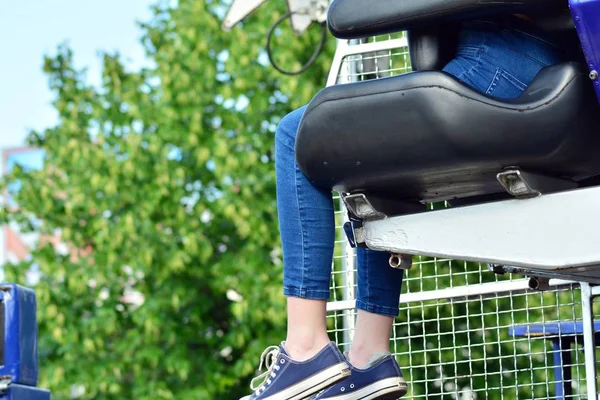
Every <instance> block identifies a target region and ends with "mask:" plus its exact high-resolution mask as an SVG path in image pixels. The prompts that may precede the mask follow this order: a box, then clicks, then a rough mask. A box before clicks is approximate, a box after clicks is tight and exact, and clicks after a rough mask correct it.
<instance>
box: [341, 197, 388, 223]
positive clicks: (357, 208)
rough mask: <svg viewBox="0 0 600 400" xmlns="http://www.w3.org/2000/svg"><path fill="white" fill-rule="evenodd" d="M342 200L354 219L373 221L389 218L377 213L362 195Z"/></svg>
mask: <svg viewBox="0 0 600 400" xmlns="http://www.w3.org/2000/svg"><path fill="white" fill-rule="evenodd" d="M342 200H343V201H344V204H345V205H346V208H347V209H348V211H349V212H350V214H351V217H354V219H357V220H363V221H372V220H377V219H384V218H387V215H385V214H384V213H382V212H379V211H377V210H376V209H375V207H373V205H372V204H371V202H370V201H369V200H368V199H367V197H366V196H365V195H364V194H362V193H361V194H349V195H346V196H342Z"/></svg>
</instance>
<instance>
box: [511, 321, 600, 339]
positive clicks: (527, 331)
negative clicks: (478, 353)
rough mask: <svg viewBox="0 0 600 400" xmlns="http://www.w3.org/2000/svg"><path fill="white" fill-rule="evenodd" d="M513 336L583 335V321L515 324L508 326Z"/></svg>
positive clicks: (597, 324)
mask: <svg viewBox="0 0 600 400" xmlns="http://www.w3.org/2000/svg"><path fill="white" fill-rule="evenodd" d="M594 330H595V331H596V333H599V332H600V321H595V322H594ZM508 334H509V335H510V336H513V337H518V336H523V337H528V336H529V337H536V336H558V335H560V336H572V335H583V322H555V323H546V324H529V325H515V326H511V327H510V328H508Z"/></svg>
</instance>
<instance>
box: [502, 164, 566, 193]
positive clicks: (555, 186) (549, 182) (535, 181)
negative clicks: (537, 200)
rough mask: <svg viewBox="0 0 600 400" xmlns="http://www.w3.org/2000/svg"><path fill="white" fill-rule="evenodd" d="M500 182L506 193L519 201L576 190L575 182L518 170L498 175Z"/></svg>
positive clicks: (510, 170) (508, 170) (509, 170)
mask: <svg viewBox="0 0 600 400" xmlns="http://www.w3.org/2000/svg"><path fill="white" fill-rule="evenodd" d="M496 179H498V182H500V184H501V185H502V186H503V187H504V189H506V191H507V192H508V193H509V194H510V195H511V196H514V197H516V198H517V199H530V198H533V197H538V196H541V195H542V194H546V193H553V192H559V191H561V190H568V189H575V188H576V187H577V184H576V183H575V182H573V181H568V180H565V179H559V178H554V177H549V176H545V175H539V174H532V173H529V172H525V171H521V170H518V169H507V170H506V171H504V172H500V173H499V174H498V175H496Z"/></svg>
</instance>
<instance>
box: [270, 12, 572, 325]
mask: <svg viewBox="0 0 600 400" xmlns="http://www.w3.org/2000/svg"><path fill="white" fill-rule="evenodd" d="M560 61H562V51H561V47H560V46H557V45H555V44H553V43H552V42H551V41H550V40H548V39H546V38H543V37H542V36H541V35H539V34H537V33H536V32H532V31H531V30H530V29H529V27H528V26H527V23H526V22H525V21H522V22H521V21H520V20H518V21H517V20H516V19H513V18H506V19H501V20H500V19H499V20H493V21H477V22H469V23H465V24H464V26H463V29H462V32H461V35H460V39H459V46H458V49H457V54H456V58H455V59H453V60H452V61H451V62H450V63H449V64H448V65H447V66H446V67H445V68H444V71H445V72H447V73H449V74H452V75H454V76H455V77H457V78H458V79H459V80H461V81H463V82H464V83H465V84H467V85H469V86H472V87H473V88H474V89H476V90H479V91H481V92H485V93H487V94H489V95H491V96H494V97H499V98H513V97H518V96H519V95H520V94H521V93H522V92H523V91H524V90H525V88H526V87H527V85H528V84H529V83H531V81H532V80H533V78H534V77H535V76H536V75H537V73H538V72H539V71H540V70H541V69H542V68H544V67H546V66H550V65H553V64H556V63H558V62H560ZM305 109H306V107H303V108H300V109H298V110H296V111H294V112H292V113H290V114H289V115H287V116H286V117H284V118H283V119H282V120H281V123H280V124H279V127H278V129H277V133H276V138H275V164H276V172H277V207H278V213H279V224H280V231H281V240H282V244H283V258H284V280H283V290H284V294H285V295H286V296H292V297H299V298H305V299H313V300H328V299H329V296H330V293H329V283H330V279H331V277H330V276H331V262H332V257H333V248H334V239H335V224H334V209H333V202H332V198H331V191H330V190H322V189H319V188H317V187H315V186H313V185H312V184H311V183H310V182H309V181H308V179H307V178H306V177H305V176H304V175H303V173H302V172H301V171H300V169H299V168H298V166H297V165H296V158H295V152H294V147H295V142H296V133H297V131H298V127H299V125H300V120H301V118H302V115H303V114H304V110H305ZM365 134H368V132H365ZM332 145H335V143H332ZM388 259H389V254H387V253H383V252H376V251H372V250H368V249H362V248H359V249H357V266H358V276H357V280H358V290H357V301H356V307H357V308H358V309H361V310H365V311H368V312H371V313H375V314H380V315H387V316H396V315H398V301H399V298H400V290H401V285H402V276H403V274H402V271H400V270H395V269H392V268H390V267H389V264H388Z"/></svg>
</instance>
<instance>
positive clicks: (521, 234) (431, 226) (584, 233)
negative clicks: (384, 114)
mask: <svg viewBox="0 0 600 400" xmlns="http://www.w3.org/2000/svg"><path fill="white" fill-rule="evenodd" d="M407 46H408V43H407V40H406V39H405V38H401V39H392V40H388V41H381V42H368V43H364V41H345V40H339V41H338V47H337V49H336V53H335V57H334V60H333V65H332V68H331V71H330V74H329V77H328V80H327V85H328V86H331V85H335V84H346V83H352V82H355V81H356V80H357V79H356V77H357V76H358V73H357V70H358V64H359V63H360V62H361V60H362V59H363V56H364V54H365V53H376V52H382V51H386V50H392V49H396V48H401V47H407ZM345 62H346V63H349V65H348V67H347V69H345V70H342V67H343V66H344V63H345ZM498 180H499V184H501V185H502V186H504V188H505V189H506V191H507V192H509V193H511V194H512V195H513V196H515V199H514V200H508V201H501V202H496V203H488V204H480V205H475V206H468V207H463V208H454V209H447V210H439V211H433V212H426V213H420V214H412V215H404V216H398V217H392V218H388V217H387V216H386V215H385V214H384V213H382V212H379V211H378V210H375V209H371V210H369V209H368V206H369V202H368V199H367V198H364V200H366V201H365V202H362V203H361V204H360V206H361V207H363V210H364V211H365V212H367V213H368V214H370V216H371V217H369V218H366V219H365V218H362V219H363V220H364V221H363V222H362V224H356V226H355V227H356V229H355V231H354V236H355V239H357V241H358V242H363V244H366V245H367V247H370V248H372V249H375V250H383V251H389V252H391V253H392V255H396V256H405V255H407V254H408V255H410V254H413V255H417V254H418V255H425V256H434V257H435V256H438V257H441V258H443V259H460V260H474V261H480V262H488V263H490V264H500V265H511V266H512V267H506V268H501V270H502V271H506V272H519V273H526V274H532V275H534V276H536V277H543V278H540V279H537V278H536V277H534V278H532V279H516V280H508V281H498V282H493V283H483V284H475V285H468V286H461V287H451V288H443V289H437V290H430V291H421V292H417V293H415V292H413V293H407V294H403V295H402V296H401V298H400V299H399V305H402V304H409V303H414V304H418V303H419V302H426V301H435V300H439V299H448V300H459V299H471V298H472V299H481V298H493V297H496V296H501V295H503V294H504V295H506V294H511V295H513V294H518V293H527V292H530V291H531V289H532V288H535V289H538V290H547V289H556V288H559V287H562V288H565V287H568V286H569V285H573V284H574V283H575V282H574V281H575V280H582V275H583V276H585V274H588V276H586V277H585V279H586V280H588V281H594V282H597V283H600V272H599V273H598V274H597V276H589V271H588V272H586V269H588V268H589V267H593V266H595V265H600V247H599V246H597V243H596V241H595V240H594V237H595V235H594V234H593V228H592V227H594V226H597V225H598V224H599V223H600V202H598V201H597V199H599V198H600V188H591V189H579V190H574V187H573V186H574V185H573V184H572V183H571V182H565V181H561V180H556V179H552V178H550V179H547V178H546V177H540V176H536V175H532V174H528V173H526V172H523V171H506V172H504V173H502V174H499V176H498ZM521 184H522V185H521ZM559 191H560V192H559ZM344 199H346V197H345V196H342V201H343V200H344ZM365 204H366V206H367V209H365V208H364V206H365ZM573 204H577V207H573ZM342 206H343V207H344V208H346V207H347V206H348V204H347V202H345V201H344V202H343V204H342ZM349 209H350V213H351V214H352V208H351V207H350V208H349ZM561 216H564V217H562V218H561ZM348 221H349V218H347V217H346V215H345V214H344V218H343V222H348ZM343 253H344V263H343V266H342V268H343V271H342V272H343V274H344V275H343V276H344V286H345V289H344V291H343V297H342V300H341V301H334V302H329V303H328V304H327V310H328V312H330V313H333V314H334V315H343V325H344V332H343V340H344V343H350V342H351V339H352V335H353V330H354V324H355V320H354V318H355V314H354V313H353V310H354V308H355V293H354V285H355V276H354V271H355V258H354V249H353V248H352V247H351V246H350V245H348V244H346V245H345V247H344V248H343ZM491 273H492V272H490V274H491ZM580 287H581V298H582V304H581V308H582V313H583V315H582V317H583V328H584V335H583V341H584V347H585V348H586V349H595V335H594V333H595V332H594V315H593V308H592V301H593V297H594V296H600V287H593V286H591V285H590V283H581V284H580ZM555 357H559V358H560V357H562V356H561V355H560V354H559V355H555ZM563 361H564V360H563ZM567 364H568V362H567ZM596 365H597V364H596V353H595V351H585V368H586V377H587V378H586V386H587V387H586V389H587V393H598V387H597V371H596ZM588 397H589V398H592V397H594V398H600V397H597V396H589V395H588Z"/></svg>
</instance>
